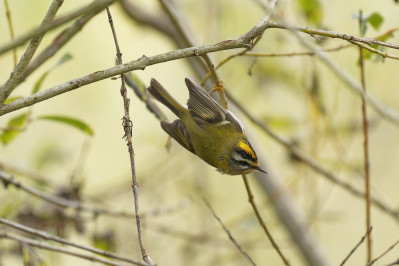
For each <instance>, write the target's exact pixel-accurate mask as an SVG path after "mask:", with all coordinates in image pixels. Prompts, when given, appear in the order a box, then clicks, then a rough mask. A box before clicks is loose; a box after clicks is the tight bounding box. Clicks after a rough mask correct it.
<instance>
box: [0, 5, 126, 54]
mask: <svg viewBox="0 0 399 266" xmlns="http://www.w3.org/2000/svg"><path fill="white" fill-rule="evenodd" d="M115 1H120V0H95V1H93V2H92V3H90V4H88V5H86V6H84V7H82V8H80V9H77V10H74V11H72V12H70V13H68V14H66V15H64V16H62V17H59V18H57V19H55V20H54V21H53V22H52V23H51V24H48V25H46V26H45V27H37V28H35V29H33V30H30V31H29V32H27V33H26V34H25V35H23V36H20V37H19V38H16V39H15V40H14V41H12V42H9V43H8V44H5V45H4V46H1V47H0V55H2V54H4V53H6V52H8V51H9V50H12V49H14V48H16V47H19V46H21V45H23V44H24V43H26V42H27V41H29V40H30V39H32V38H36V37H37V36H40V35H41V34H43V33H46V32H47V31H50V30H52V29H55V28H57V27H59V26H61V25H63V24H65V23H68V22H69V21H71V20H74V19H75V18H77V17H80V16H82V15H84V14H87V13H90V12H96V11H97V10H98V9H100V10H103V9H104V8H106V7H107V6H109V5H111V4H112V3H113V2H115Z"/></svg>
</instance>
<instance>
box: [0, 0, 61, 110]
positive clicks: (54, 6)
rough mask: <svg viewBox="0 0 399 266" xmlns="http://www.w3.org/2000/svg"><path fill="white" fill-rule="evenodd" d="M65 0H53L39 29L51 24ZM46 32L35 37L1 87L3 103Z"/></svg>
mask: <svg viewBox="0 0 399 266" xmlns="http://www.w3.org/2000/svg"><path fill="white" fill-rule="evenodd" d="M63 2H64V0H53V1H52V3H51V5H50V7H49V9H48V10H47V13H46V15H45V17H44V19H43V21H42V23H41V24H40V27H39V29H42V28H45V27H46V26H48V25H50V24H51V22H52V21H53V19H54V17H55V15H56V14H57V11H58V9H59V8H60V7H61V5H62V3H63ZM45 33H46V32H42V33H41V34H38V35H37V36H36V37H35V38H33V39H32V40H31V41H30V43H29V45H28V48H26V50H25V53H24V54H23V55H22V57H21V59H20V60H19V63H18V65H17V66H16V67H15V69H14V71H13V72H12V73H11V75H10V78H9V79H8V80H7V82H6V83H5V84H4V86H2V88H1V89H0V104H3V103H4V101H5V100H6V99H7V97H8V96H10V94H11V92H12V91H13V90H14V89H15V87H16V86H17V85H18V84H19V80H20V79H21V77H22V74H23V72H24V71H25V69H26V67H27V66H28V64H29V62H30V60H32V57H33V55H34V54H35V53H36V50H37V48H38V47H39V45H40V42H41V41H42V39H43V36H44V34H45Z"/></svg>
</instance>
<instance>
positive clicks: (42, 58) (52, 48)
mask: <svg viewBox="0 0 399 266" xmlns="http://www.w3.org/2000/svg"><path fill="white" fill-rule="evenodd" d="M101 11H102V9H97V10H96V11H94V12H91V13H89V14H86V15H84V16H83V17H81V18H79V19H78V20H76V21H75V22H74V23H73V25H72V26H70V27H69V28H67V29H65V30H64V31H62V32H61V33H60V34H58V35H57V36H56V37H55V38H54V40H53V42H52V43H51V44H50V45H49V46H48V47H47V48H46V49H44V50H43V51H42V52H41V53H40V54H39V55H37V56H36V57H35V59H34V60H32V62H31V63H30V64H29V66H28V67H27V68H26V70H25V72H24V74H23V75H22V78H21V82H22V81H23V80H25V79H26V78H27V77H28V76H29V75H30V74H32V73H33V72H34V71H35V70H36V69H37V68H38V67H39V66H41V65H42V64H43V63H44V62H46V61H47V60H48V59H49V58H51V57H52V56H53V55H55V54H56V53H57V52H58V51H59V50H60V49H61V48H62V47H63V46H64V45H65V44H66V43H67V42H69V41H70V40H71V39H72V38H73V37H74V36H75V35H76V34H77V33H78V32H79V31H80V30H81V29H82V28H83V26H84V25H85V24H86V23H87V22H89V21H90V20H91V19H92V18H93V17H94V16H96V15H97V14H98V13H100V12H101Z"/></svg>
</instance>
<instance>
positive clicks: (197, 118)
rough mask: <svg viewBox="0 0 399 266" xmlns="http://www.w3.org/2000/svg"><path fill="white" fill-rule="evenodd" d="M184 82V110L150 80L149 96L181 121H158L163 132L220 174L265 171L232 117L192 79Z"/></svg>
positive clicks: (240, 126) (153, 80)
mask: <svg viewBox="0 0 399 266" xmlns="http://www.w3.org/2000/svg"><path fill="white" fill-rule="evenodd" d="M185 82H186V85H187V88H188V90H189V99H188V101H187V107H185V106H183V105H181V104H180V103H179V102H177V101H176V100H175V99H174V98H173V97H172V96H171V95H170V94H169V93H168V92H167V91H166V90H165V89H164V88H163V86H162V85H161V84H160V83H159V82H158V81H156V80H155V79H151V85H150V87H149V88H148V92H149V94H150V95H152V96H153V97H154V98H155V99H157V100H158V101H159V102H161V103H162V104H164V105H165V106H166V107H168V108H169V109H170V110H171V111H172V112H173V113H174V114H175V115H176V116H178V117H179V118H180V119H177V120H175V121H174V122H173V123H168V122H166V121H161V127H162V128H163V130H165V132H166V133H168V134H169V135H170V136H171V137H172V138H174V139H175V140H176V141H177V142H179V143H180V145H182V146H183V147H184V148H186V149H187V150H189V151H190V152H192V153H194V154H196V155H197V156H198V157H200V158H201V159H202V160H204V161H205V162H207V163H208V164H210V165H212V166H214V167H216V168H217V169H218V171H220V172H222V173H226V174H230V175H237V174H245V173H249V172H252V171H253V170H260V171H263V172H265V171H264V170H262V169H261V168H260V167H259V165H258V161H257V157H256V154H255V151H254V150H253V149H252V147H251V145H250V144H249V142H248V140H247V137H246V135H245V133H244V130H243V126H242V125H241V122H240V121H239V120H238V119H237V118H236V117H235V115H234V114H233V113H231V112H229V111H227V110H225V109H223V108H222V107H221V106H220V105H219V104H218V103H217V102H216V101H215V100H213V99H212V98H211V97H210V96H209V95H208V94H207V93H206V92H205V90H204V89H203V88H202V87H201V86H200V85H199V84H198V83H197V82H196V81H195V80H194V79H193V78H191V77H190V78H186V79H185Z"/></svg>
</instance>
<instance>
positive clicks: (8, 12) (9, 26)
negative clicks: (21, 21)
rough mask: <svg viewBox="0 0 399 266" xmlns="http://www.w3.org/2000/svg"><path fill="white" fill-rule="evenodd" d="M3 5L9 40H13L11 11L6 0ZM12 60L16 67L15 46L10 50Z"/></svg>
mask: <svg viewBox="0 0 399 266" xmlns="http://www.w3.org/2000/svg"><path fill="white" fill-rule="evenodd" d="M4 7H5V9H6V17H7V22H8V29H9V30H10V37H11V41H12V40H14V27H13V26H12V19H11V12H10V8H9V7H8V0H4ZM12 54H13V60H14V68H16V67H17V48H14V49H13V51H12Z"/></svg>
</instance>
